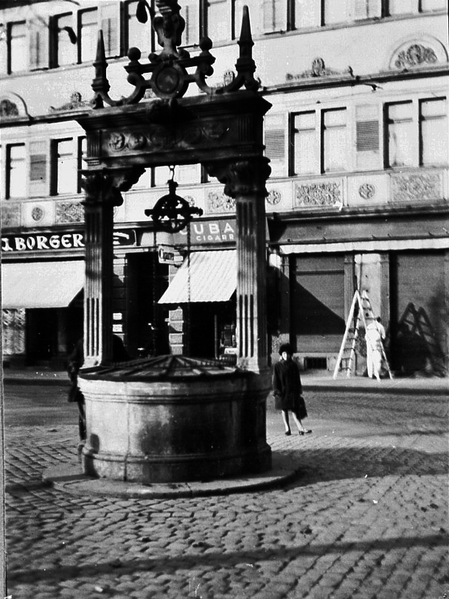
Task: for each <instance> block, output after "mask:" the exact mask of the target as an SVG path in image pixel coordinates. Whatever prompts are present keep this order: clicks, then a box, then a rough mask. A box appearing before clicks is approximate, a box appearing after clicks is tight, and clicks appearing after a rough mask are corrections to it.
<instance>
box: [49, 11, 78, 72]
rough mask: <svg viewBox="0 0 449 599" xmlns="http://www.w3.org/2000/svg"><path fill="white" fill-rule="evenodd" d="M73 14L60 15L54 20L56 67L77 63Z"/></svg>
mask: <svg viewBox="0 0 449 599" xmlns="http://www.w3.org/2000/svg"><path fill="white" fill-rule="evenodd" d="M73 36H74V30H73V16H72V14H71V13H70V14H66V15H59V16H57V17H55V19H54V39H55V41H56V50H55V55H56V56H55V57H54V66H57V67H62V66H66V65H69V64H75V63H76V62H77V46H76V43H73V42H74V38H73Z"/></svg>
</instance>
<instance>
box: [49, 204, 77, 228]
mask: <svg viewBox="0 0 449 599" xmlns="http://www.w3.org/2000/svg"><path fill="white" fill-rule="evenodd" d="M55 222H56V223H57V224H62V223H82V222H84V209H83V206H82V204H81V203H80V202H56V206H55Z"/></svg>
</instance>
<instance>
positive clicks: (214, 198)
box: [206, 191, 235, 213]
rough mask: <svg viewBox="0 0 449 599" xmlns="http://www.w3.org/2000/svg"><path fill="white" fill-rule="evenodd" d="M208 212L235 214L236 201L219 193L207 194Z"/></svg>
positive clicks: (211, 192)
mask: <svg viewBox="0 0 449 599" xmlns="http://www.w3.org/2000/svg"><path fill="white" fill-rule="evenodd" d="M206 203H207V212H210V213H214V212H235V199H234V198H230V197H229V196H227V195H225V194H224V193H221V192H219V191H210V192H209V193H208V194H207V200H206Z"/></svg>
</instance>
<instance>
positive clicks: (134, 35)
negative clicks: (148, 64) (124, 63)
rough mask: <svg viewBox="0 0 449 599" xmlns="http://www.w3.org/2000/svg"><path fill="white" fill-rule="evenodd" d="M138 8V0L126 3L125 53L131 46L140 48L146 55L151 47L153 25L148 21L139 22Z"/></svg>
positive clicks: (143, 54)
mask: <svg viewBox="0 0 449 599" xmlns="http://www.w3.org/2000/svg"><path fill="white" fill-rule="evenodd" d="M136 10H137V0H135V1H132V2H127V3H126V27H125V33H126V41H125V53H128V50H129V49H130V48H139V50H140V51H141V52H142V56H145V53H147V52H149V51H150V49H151V27H150V26H149V24H148V23H139V21H138V20H137V17H136Z"/></svg>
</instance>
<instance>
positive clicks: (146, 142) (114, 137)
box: [102, 122, 247, 155]
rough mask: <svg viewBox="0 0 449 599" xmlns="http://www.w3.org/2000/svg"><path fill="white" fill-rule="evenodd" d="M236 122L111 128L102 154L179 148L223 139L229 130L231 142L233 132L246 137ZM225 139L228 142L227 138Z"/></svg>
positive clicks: (234, 134) (233, 138) (242, 138)
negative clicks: (116, 129) (122, 128)
mask: <svg viewBox="0 0 449 599" xmlns="http://www.w3.org/2000/svg"><path fill="white" fill-rule="evenodd" d="M238 124H240V127H239V128H237V127H236V126H235V123H232V122H228V123H224V122H210V123H206V124H204V125H201V126H200V125H191V126H184V127H182V128H178V129H176V131H175V130H173V129H172V128H170V127H164V126H161V125H149V126H148V128H147V130H146V131H144V132H142V131H138V132H137V131H125V132H122V131H120V132H119V131H111V132H110V133H108V134H106V135H105V143H104V145H103V148H102V149H103V152H104V153H105V154H106V155H110V154H117V153H120V152H123V153H126V152H134V151H136V150H142V149H145V150H146V151H148V152H159V151H160V150H167V149H173V148H178V149H183V148H186V147H188V146H202V145H204V146H205V147H208V146H209V145H210V142H211V141H218V140H221V141H224V140H225V138H226V136H227V135H228V134H229V133H230V132H231V133H232V141H234V142H235V141H238V140H237V137H236V136H237V134H238V135H239V138H240V140H245V139H247V136H245V135H242V131H241V123H238ZM233 125H234V126H233ZM226 141H228V142H229V140H228V139H226Z"/></svg>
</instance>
